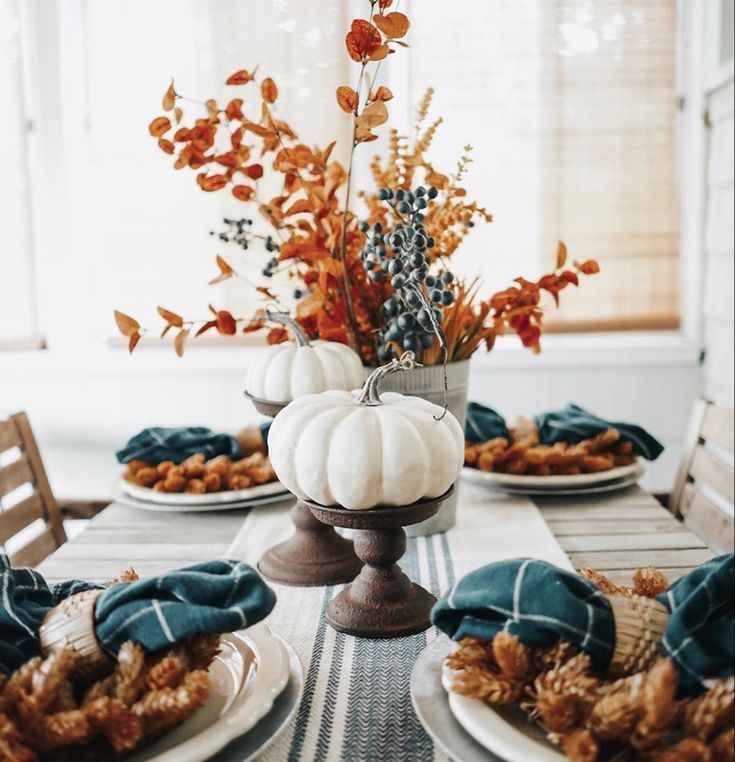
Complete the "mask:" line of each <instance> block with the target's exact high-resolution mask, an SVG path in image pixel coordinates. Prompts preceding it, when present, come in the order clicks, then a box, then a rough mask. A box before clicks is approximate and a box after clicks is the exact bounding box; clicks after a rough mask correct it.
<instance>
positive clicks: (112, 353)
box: [0, 331, 701, 378]
mask: <svg viewBox="0 0 735 762" xmlns="http://www.w3.org/2000/svg"><path fill="white" fill-rule="evenodd" d="M265 346H266V345H265V343H264V342H262V341H253V339H252V337H244V340H241V339H240V338H238V339H236V340H235V342H232V341H231V340H230V342H228V340H226V339H222V340H221V341H215V340H211V341H208V342H207V344H206V345H205V344H204V343H199V344H197V342H196V341H192V342H191V344H190V345H188V346H187V349H186V355H185V356H184V357H183V358H179V357H177V356H176V355H175V353H174V351H173V347H172V346H170V343H169V342H168V341H167V340H166V341H162V342H157V341H156V342H154V341H153V340H149V341H145V342H141V344H140V345H139V347H138V348H137V349H136V350H135V352H134V353H133V355H132V356H131V355H129V354H128V352H127V347H126V346H125V343H124V341H122V340H121V341H119V342H118V341H117V339H113V340H111V341H109V342H107V344H106V345H102V346H97V347H96V348H95V349H90V350H85V349H84V348H81V347H75V348H74V350H60V349H54V348H53V347H50V348H48V349H45V350H43V351H39V350H33V351H31V350H27V351H22V350H16V351H13V352H12V353H11V352H7V353H6V352H3V351H1V350H0V365H2V366H3V376H5V377H15V378H22V377H26V376H28V375H32V374H34V373H43V374H44V375H51V376H54V375H57V376H66V377H69V376H88V377H95V376H110V375H116V376H147V375H154V374H164V375H179V374H184V375H211V374H213V373H228V372H231V373H237V374H242V373H243V372H244V371H245V370H246V369H247V366H248V360H249V356H251V355H252V353H253V352H258V351H262V350H263V349H264V348H265ZM541 347H542V351H541V353H540V354H538V355H534V354H533V353H532V352H530V351H529V350H527V349H524V348H523V347H521V346H520V342H519V340H518V338H517V337H516V336H506V337H501V338H500V339H499V340H498V342H497V344H496V346H495V348H494V349H493V351H492V352H490V353H487V352H484V351H483V350H482V349H481V350H479V351H478V352H476V353H475V355H474V357H473V367H474V369H475V370H476V371H480V372H485V371H490V370H492V371H502V370H516V369H523V368H528V369H557V368H637V367H682V366H686V367H693V366H695V365H697V364H698V363H699V360H700V351H701V348H700V346H699V345H698V344H696V343H695V342H693V341H691V340H690V339H687V338H685V337H684V336H682V335H681V334H680V333H678V332H675V331H652V332H633V331H625V332H619V333H582V334H550V335H545V336H543V337H542V339H541Z"/></svg>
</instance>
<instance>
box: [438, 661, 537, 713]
mask: <svg viewBox="0 0 735 762" xmlns="http://www.w3.org/2000/svg"><path fill="white" fill-rule="evenodd" d="M523 687H524V686H523V683H521V682H518V681H515V680H510V679H509V678H507V677H506V676H505V675H500V674H497V673H493V672H490V671H488V670H486V669H481V668H478V667H467V668H465V669H463V670H462V671H461V672H459V673H458V674H457V676H456V677H455V678H454V682H453V683H452V690H453V691H454V692H455V693H459V694H460V695H462V696H471V697H472V698H478V699H481V700H482V701H486V702H487V703H488V704H514V703H515V702H516V701H518V699H520V697H521V695H522V694H523Z"/></svg>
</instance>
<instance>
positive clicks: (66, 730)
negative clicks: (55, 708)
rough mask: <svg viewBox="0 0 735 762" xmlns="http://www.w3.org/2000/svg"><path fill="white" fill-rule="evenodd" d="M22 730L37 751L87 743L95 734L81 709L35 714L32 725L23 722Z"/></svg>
mask: <svg viewBox="0 0 735 762" xmlns="http://www.w3.org/2000/svg"><path fill="white" fill-rule="evenodd" d="M23 731H24V735H25V738H26V739H28V742H29V743H30V745H31V746H33V747H35V748H36V749H38V750H39V751H48V750H50V749H58V748H62V747H65V746H74V745H75V744H83V743H88V742H89V741H90V740H91V739H92V738H93V737H94V735H95V731H94V728H93V727H92V726H91V725H90V723H89V720H88V719H87V715H86V712H85V711H84V710H83V709H71V710H69V711H68V712H57V713H56V714H49V715H42V714H39V715H36V717H35V718H34V722H33V724H32V725H29V724H24V727H23Z"/></svg>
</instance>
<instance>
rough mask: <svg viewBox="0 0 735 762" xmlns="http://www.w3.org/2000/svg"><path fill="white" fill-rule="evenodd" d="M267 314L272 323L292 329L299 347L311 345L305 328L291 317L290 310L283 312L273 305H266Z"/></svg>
mask: <svg viewBox="0 0 735 762" xmlns="http://www.w3.org/2000/svg"><path fill="white" fill-rule="evenodd" d="M265 314H266V317H267V318H268V320H270V321H271V322H272V323H279V324H280V325H283V326H285V327H286V328H288V329H289V330H290V331H291V333H292V334H293V337H294V341H295V342H296V346H297V347H308V346H311V345H310V344H309V338H308V336H307V335H306V334H305V333H304V329H303V328H302V327H301V326H300V325H299V324H298V323H297V322H296V320H295V319H294V318H292V317H291V315H289V314H288V312H282V311H280V310H276V309H274V308H273V307H266V308H265Z"/></svg>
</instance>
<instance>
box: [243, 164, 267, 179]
mask: <svg viewBox="0 0 735 762" xmlns="http://www.w3.org/2000/svg"><path fill="white" fill-rule="evenodd" d="M245 174H246V175H247V176H248V177H249V178H250V179H251V180H260V178H261V177H263V165H262V164H251V165H250V166H249V167H245Z"/></svg>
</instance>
